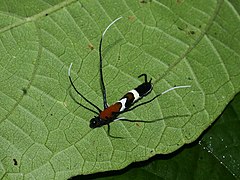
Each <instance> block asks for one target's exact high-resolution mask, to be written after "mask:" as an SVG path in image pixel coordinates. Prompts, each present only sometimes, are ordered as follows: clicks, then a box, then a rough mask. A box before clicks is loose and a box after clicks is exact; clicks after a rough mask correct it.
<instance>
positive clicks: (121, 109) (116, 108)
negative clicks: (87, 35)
mask: <svg viewBox="0 0 240 180" xmlns="http://www.w3.org/2000/svg"><path fill="white" fill-rule="evenodd" d="M121 18H122V17H119V18H117V19H115V20H114V21H113V22H111V23H110V24H109V25H108V26H107V28H106V29H105V30H104V32H103V33H102V36H101V39H100V43H99V57H100V67H99V71H100V85H101V91H102V97H103V107H104V109H103V110H101V109H100V108H99V107H98V106H97V105H95V104H94V103H92V102H91V101H89V100H88V99H87V98H86V97H85V96H84V95H83V94H82V93H80V92H79V91H78V90H77V88H76V87H75V85H74V83H73V81H72V78H71V68H72V63H71V64H70V67H69V69H68V77H69V81H70V83H71V85H72V87H73V89H74V90H75V91H76V92H77V94H78V95H79V96H80V97H81V98H83V99H84V100H85V101H86V102H87V103H88V104H89V105H91V106H92V107H93V108H95V109H96V110H97V111H95V110H92V109H90V108H89V107H87V106H85V105H83V104H81V103H79V102H77V101H75V102H77V103H78V104H79V105H80V106H81V107H83V108H85V109H86V110H88V111H90V112H92V113H95V114H96V116H94V117H93V118H92V119H91V120H90V125H89V126H90V128H93V129H94V128H98V127H102V126H104V125H107V126H108V130H107V133H108V135H109V136H110V137H114V138H116V137H115V136H112V135H111V134H110V123H111V122H114V121H117V120H122V121H129V122H145V123H151V122H155V121H156V120H153V121H144V120H130V119H126V118H121V117H118V116H119V115H120V114H123V113H125V112H128V111H131V110H133V109H136V108H137V107H140V106H142V105H145V104H148V103H150V102H152V101H153V100H155V99H156V98H157V97H159V96H161V95H163V94H165V93H167V92H169V91H172V90H174V89H178V88H187V87H190V86H175V87H172V88H170V89H168V90H166V91H164V92H162V93H160V94H157V95H156V96H154V97H153V98H152V99H150V100H148V101H145V102H142V103H139V104H137V105H135V104H136V102H138V101H139V100H140V99H142V98H143V97H145V96H147V95H148V94H149V93H151V91H152V89H153V84H152V83H151V81H152V79H150V80H148V78H147V75H146V74H141V75H139V76H138V78H141V77H143V78H144V82H143V83H142V84H140V85H139V86H138V87H136V88H135V89H133V90H130V91H128V92H127V93H126V94H125V95H124V96H123V97H122V98H121V99H120V100H119V101H117V102H116V103H114V104H112V105H110V106H108V103H107V98H106V88H105V85H104V80H103V71H102V59H103V58H102V43H103V38H104V35H105V33H106V32H107V30H108V29H109V28H110V27H111V26H112V25H113V24H114V23H115V22H116V21H118V20H119V19H121ZM134 105H135V106H134Z"/></svg>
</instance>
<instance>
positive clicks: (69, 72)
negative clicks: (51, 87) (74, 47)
mask: <svg viewBox="0 0 240 180" xmlns="http://www.w3.org/2000/svg"><path fill="white" fill-rule="evenodd" d="M71 68H72V63H71V64H70V66H69V68H68V76H69V77H70V76H71Z"/></svg>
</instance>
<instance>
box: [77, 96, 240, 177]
mask: <svg viewBox="0 0 240 180" xmlns="http://www.w3.org/2000/svg"><path fill="white" fill-rule="evenodd" d="M239 122H240V94H238V95H237V96H236V97H235V98H234V100H233V101H232V102H231V103H230V104H229V105H228V106H227V108H226V109H225V110H224V112H223V114H222V115H221V116H220V117H219V118H218V121H217V122H216V123H214V124H213V125H212V126H210V127H209V129H208V130H207V131H206V132H205V133H204V134H203V136H202V137H200V138H199V139H198V141H197V142H195V143H192V144H190V145H187V146H183V148H181V149H179V150H178V151H176V152H174V153H172V154H168V155H157V156H154V157H153V158H151V159H149V160H147V161H144V162H140V163H134V164H132V165H130V166H128V167H127V168H125V169H123V170H121V171H117V172H111V173H107V174H106V173H105V174H104V173H98V174H95V175H91V176H89V175H87V176H78V177H74V178H73V179H89V177H90V178H94V179H95V178H97V179H108V180H109V179H114V180H115V179H133V178H135V179H138V180H141V179H146V178H148V179H168V180H170V179H239V177H240V171H239V168H240V166H239V163H240V154H239V153H238V152H239V150H240V148H239V144H240V138H239V137H240V135H239V128H240V123H239ZM99 177H101V178H99Z"/></svg>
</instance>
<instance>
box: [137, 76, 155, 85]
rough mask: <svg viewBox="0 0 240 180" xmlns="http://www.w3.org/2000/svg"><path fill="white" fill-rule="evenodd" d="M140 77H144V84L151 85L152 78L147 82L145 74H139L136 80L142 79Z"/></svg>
mask: <svg viewBox="0 0 240 180" xmlns="http://www.w3.org/2000/svg"><path fill="white" fill-rule="evenodd" d="M142 76H144V80H145V83H151V81H152V78H151V79H150V81H149V82H148V81H147V74H140V75H139V76H138V78H140V77H142Z"/></svg>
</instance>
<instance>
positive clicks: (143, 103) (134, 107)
mask: <svg viewBox="0 0 240 180" xmlns="http://www.w3.org/2000/svg"><path fill="white" fill-rule="evenodd" d="M188 87H191V86H176V87H172V88H170V89H168V90H166V91H164V92H162V93H160V94H158V95H156V96H154V97H153V98H152V99H150V100H148V101H145V102H142V103H140V104H138V105H136V106H133V107H132V108H129V109H126V110H125V111H123V112H122V113H124V112H127V111H132V110H133V109H136V108H137V107H140V106H142V105H145V104H148V103H150V102H152V101H153V100H154V99H156V98H157V97H159V96H161V95H163V94H165V93H167V92H169V91H172V90H174V89H179V88H188Z"/></svg>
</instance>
